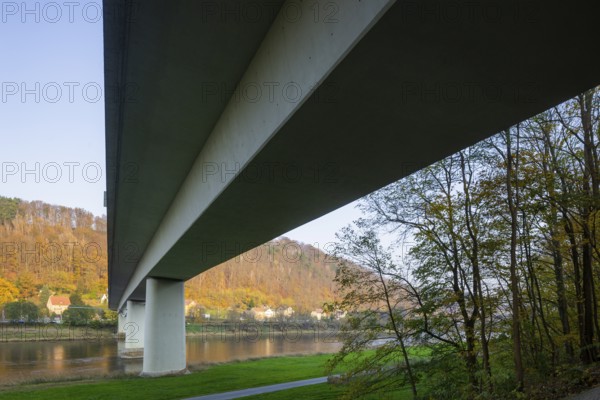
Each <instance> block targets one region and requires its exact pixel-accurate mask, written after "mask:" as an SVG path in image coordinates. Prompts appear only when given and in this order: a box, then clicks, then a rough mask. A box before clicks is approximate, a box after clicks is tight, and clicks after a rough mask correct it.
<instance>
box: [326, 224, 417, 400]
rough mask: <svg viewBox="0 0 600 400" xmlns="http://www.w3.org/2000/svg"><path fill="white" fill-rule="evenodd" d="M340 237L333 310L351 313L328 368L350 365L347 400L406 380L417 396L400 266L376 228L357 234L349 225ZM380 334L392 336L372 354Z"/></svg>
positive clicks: (331, 306) (391, 387)
mask: <svg viewBox="0 0 600 400" xmlns="http://www.w3.org/2000/svg"><path fill="white" fill-rule="evenodd" d="M337 237H338V239H339V243H338V244H337V246H336V248H335V255H336V259H337V260H338V262H339V267H338V270H337V273H336V278H335V282H336V283H337V284H338V288H339V290H340V292H341V293H342V300H341V301H340V302H339V303H337V304H334V305H330V307H329V308H330V309H331V310H334V309H340V310H343V311H346V312H348V313H349V314H350V317H349V318H348V320H349V324H347V325H346V326H344V328H343V331H342V332H343V333H342V339H343V345H342V349H341V350H340V352H339V353H338V354H336V355H335V356H334V357H333V358H332V359H331V360H330V362H329V366H328V369H329V370H330V371H331V370H333V369H334V368H335V367H336V366H338V365H340V364H346V365H348V366H349V370H348V371H347V372H346V373H345V374H344V375H345V378H346V379H348V380H349V382H350V391H349V392H348V393H347V394H346V396H347V397H348V398H352V397H354V396H357V395H364V394H367V393H373V392H380V391H388V390H393V389H397V388H401V387H402V386H404V385H405V384H406V383H408V384H409V386H410V388H411V390H412V395H413V398H414V399H416V398H417V387H416V381H417V377H416V375H415V373H414V371H413V368H412V366H411V362H410V359H409V356H408V351H407V347H406V340H407V338H408V337H409V336H410V331H409V330H407V328H406V327H407V325H406V324H405V323H404V320H405V318H406V315H407V313H408V312H410V311H409V309H410V305H409V303H408V302H407V300H406V295H405V292H404V289H403V286H402V282H401V280H400V269H399V268H398V267H397V266H396V265H395V264H394V263H393V262H392V258H391V255H390V254H389V253H388V252H386V251H385V250H384V249H383V247H382V246H381V244H380V242H379V240H378V238H377V236H376V234H375V233H374V232H373V231H372V230H360V231H359V232H355V231H354V230H353V229H351V228H345V229H344V230H342V232H341V233H340V234H338V235H337ZM382 337H387V338H388V339H389V340H388V341H387V342H386V343H384V344H383V345H381V346H379V347H377V349H376V350H375V352H374V353H369V352H367V351H366V350H368V349H370V347H371V343H372V342H373V341H374V340H381V339H382ZM398 360H402V362H398ZM375 372H376V373H375Z"/></svg>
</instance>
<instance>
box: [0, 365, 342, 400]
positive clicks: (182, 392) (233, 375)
mask: <svg viewBox="0 0 600 400" xmlns="http://www.w3.org/2000/svg"><path fill="white" fill-rule="evenodd" d="M329 357H330V355H328V354H319V355H311V356H287V357H275V358H264V359H258V360H247V361H243V362H229V363H224V364H215V365H208V366H206V365H201V366H197V367H192V368H191V370H192V373H191V374H189V375H183V376H171V377H162V378H153V379H148V378H140V377H138V376H131V375H130V376H127V375H125V376H119V377H104V378H100V379H93V380H92V379H84V380H78V381H61V380H59V379H57V380H53V381H51V382H37V383H36V382H33V383H32V382H30V383H25V384H18V385H12V386H0V398H1V399H3V400H4V399H6V400H11V399H14V400H17V399H18V400H20V399H23V398H27V399H32V400H36V399H39V400H42V399H49V400H53V399H55V400H63V399H65V398H68V399H70V400H78V399H82V400H83V399H89V398H94V399H107V400H108V399H123V400H137V399H139V400H147V399H165V400H167V399H183V398H188V397H194V396H199V395H204V394H211V393H220V392H224V391H230V390H237V389H246V388H250V387H258V386H265V385H271V384H276V383H283V382H290V381H296V380H301V379H309V378H316V377H319V376H323V375H324V365H325V363H326V361H327V359H328V358H329ZM316 386H321V387H327V389H323V390H326V391H328V392H331V393H332V394H335V393H339V389H335V390H334V389H333V388H331V390H330V386H331V385H328V384H323V385H316ZM298 389H303V388H298ZM298 389H294V390H298ZM307 389H308V388H307ZM310 389H311V390H317V389H314V388H310ZM333 398H335V397H333Z"/></svg>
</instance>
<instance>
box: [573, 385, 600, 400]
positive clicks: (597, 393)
mask: <svg viewBox="0 0 600 400" xmlns="http://www.w3.org/2000/svg"><path fill="white" fill-rule="evenodd" d="M566 400H600V387H597V388H595V389H592V390H588V391H587V392H583V393H579V394H578V395H575V396H571V397H569V398H568V399H566Z"/></svg>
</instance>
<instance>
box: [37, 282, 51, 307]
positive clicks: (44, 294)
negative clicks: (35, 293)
mask: <svg viewBox="0 0 600 400" xmlns="http://www.w3.org/2000/svg"><path fill="white" fill-rule="evenodd" d="M51 295H52V292H50V288H49V287H48V285H44V286H42V289H41V290H40V307H42V308H44V307H46V305H47V304H48V299H49V298H50V296H51Z"/></svg>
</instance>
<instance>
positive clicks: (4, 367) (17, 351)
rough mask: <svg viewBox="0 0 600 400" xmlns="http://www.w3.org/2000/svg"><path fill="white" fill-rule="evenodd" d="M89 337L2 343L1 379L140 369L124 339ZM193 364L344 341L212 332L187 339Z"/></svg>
mask: <svg viewBox="0 0 600 400" xmlns="http://www.w3.org/2000/svg"><path fill="white" fill-rule="evenodd" d="M99 336H100V337H95V336H94V335H89V337H87V338H84V339H82V338H71V339H66V340H65V339H62V340H48V339H47V338H45V339H46V340H39V341H38V340H33V341H26V342H0V384H2V383H14V382H19V381H31V380H35V379H40V380H42V379H48V378H54V377H58V376H60V377H67V376H73V377H74V376H103V375H109V374H115V373H132V374H136V373H139V372H141V370H142V360H141V359H123V358H121V357H119V352H120V351H122V350H123V348H124V346H125V345H124V342H123V341H122V340H117V339H115V338H110V337H108V338H107V337H106V336H109V335H105V337H102V335H99ZM186 345H187V346H186V347H187V362H188V365H196V364H202V363H215V362H224V361H231V360H243V359H248V358H253V357H269V356H277V355H286V354H287V355H290V354H314V353H332V352H335V351H337V350H338V349H339V348H340V344H339V343H338V342H336V341H335V339H334V338H333V337H331V336H328V335H315V334H314V332H312V333H311V332H304V333H303V334H298V333H297V332H295V333H293V334H289V335H281V334H269V333H264V334H259V333H257V332H250V333H249V332H241V333H240V332H238V334H229V335H224V334H219V333H217V332H208V333H206V334H202V335H197V336H188V337H187V339H186Z"/></svg>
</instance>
